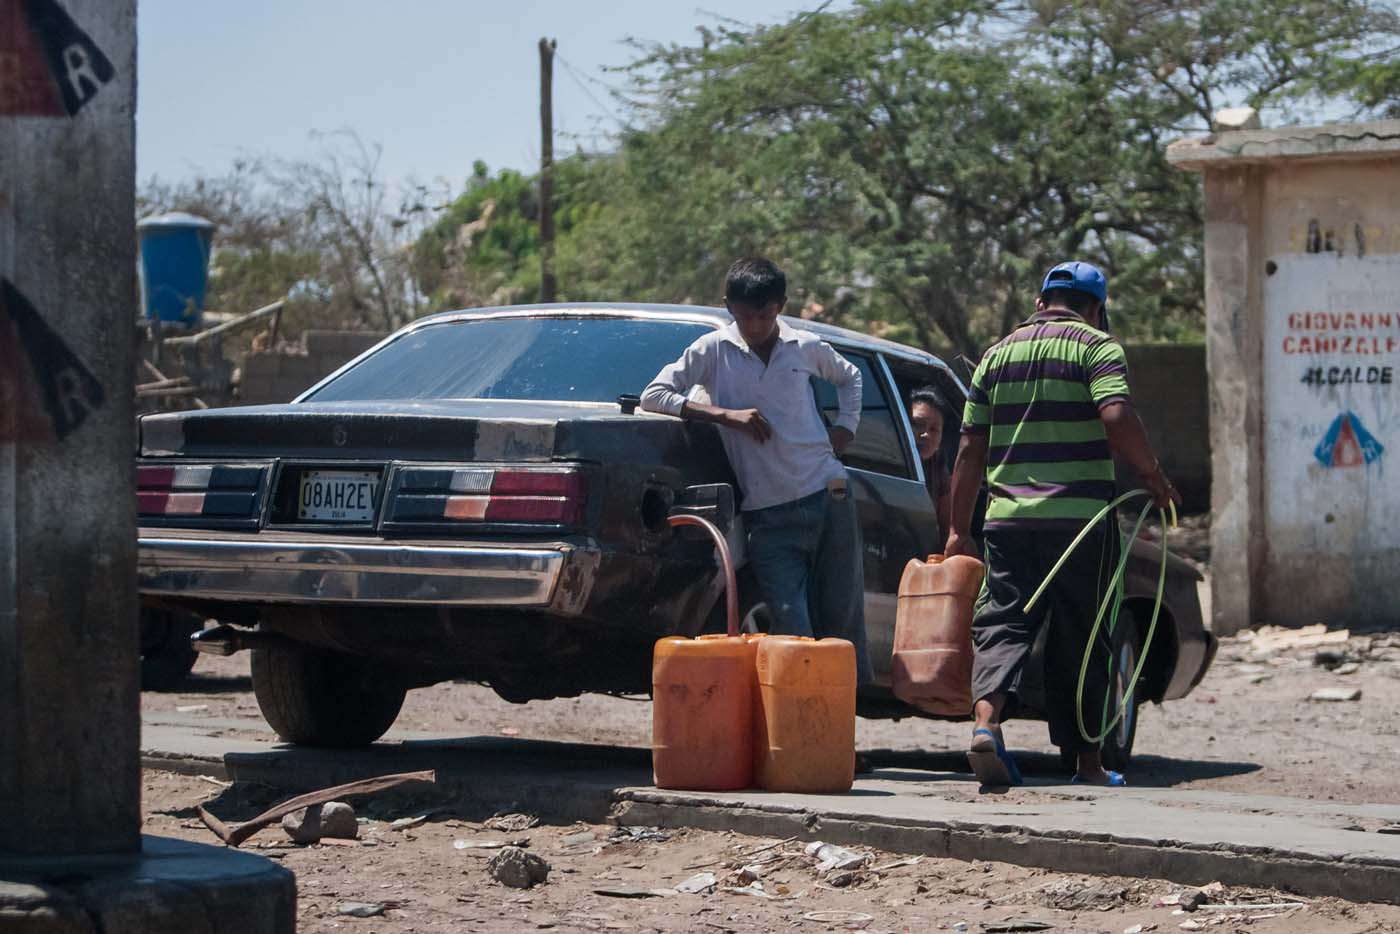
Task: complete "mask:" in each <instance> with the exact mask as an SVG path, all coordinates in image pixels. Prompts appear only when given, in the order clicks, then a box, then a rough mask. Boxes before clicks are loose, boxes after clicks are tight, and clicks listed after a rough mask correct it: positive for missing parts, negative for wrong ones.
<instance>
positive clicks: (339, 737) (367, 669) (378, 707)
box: [252, 647, 407, 748]
mask: <svg viewBox="0 0 1400 934" xmlns="http://www.w3.org/2000/svg"><path fill="white" fill-rule="evenodd" d="M252 651H253V658H252V669H253V694H254V695H255V696H256V697H257V699H258V707H259V708H261V709H262V714H263V719H265V720H266V721H267V722H268V725H269V726H271V727H272V728H273V729H274V730H276V731H277V735H278V736H280V737H281V738H282V740H283V741H284V742H288V743H295V744H296V745H298V746H331V747H337V748H347V747H353V746H367V745H369V744H370V743H372V742H374V741H375V740H376V739H378V738H379V737H381V736H383V735H384V733H385V731H386V730H388V729H389V727H391V726H393V725H394V719H395V718H396V717H398V715H399V708H400V707H402V706H403V700H404V695H405V694H407V690H406V689H405V688H404V687H403V685H402V684H401V683H399V682H398V680H397V679H395V678H393V677H391V676H385V675H384V674H383V672H381V671H378V670H376V668H375V666H374V665H373V664H372V663H371V662H370V660H369V659H367V658H362V657H360V656H357V655H346V654H344V653H342V652H333V651H330V650H327V649H316V648H302V647H285V648H284V647H278V648H270V649H253V650H252Z"/></svg>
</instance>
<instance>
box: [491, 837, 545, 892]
mask: <svg viewBox="0 0 1400 934" xmlns="http://www.w3.org/2000/svg"><path fill="white" fill-rule="evenodd" d="M486 871H487V872H489V873H490V874H491V878H493V879H495V880H496V881H497V882H499V883H501V884H502V885H506V886H510V887H511V888H513V889H528V888H530V887H531V886H533V885H535V884H537V883H540V882H545V881H547V880H548V879H549V863H546V862H545V861H544V860H542V859H540V858H539V857H538V856H536V855H535V854H534V853H527V852H526V851H525V850H522V849H521V848H520V847H518V846H508V847H505V848H504V849H502V850H501V851H500V852H499V853H497V854H496V855H495V856H493V857H491V860H490V861H489V862H488V863H487V864H486Z"/></svg>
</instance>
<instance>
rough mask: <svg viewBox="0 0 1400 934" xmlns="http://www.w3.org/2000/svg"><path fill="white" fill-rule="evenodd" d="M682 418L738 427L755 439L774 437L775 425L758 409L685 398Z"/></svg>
mask: <svg viewBox="0 0 1400 934" xmlns="http://www.w3.org/2000/svg"><path fill="white" fill-rule="evenodd" d="M680 415H681V418H689V419H692V420H694V421H697V422H711V423H713V424H715V425H724V426H726V427H728V428H737V429H738V430H739V431H742V432H744V433H745V434H748V435H749V436H750V437H752V438H753V439H754V440H755V441H767V440H768V439H769V438H771V437H773V426H772V425H770V424H768V419H766V418H764V417H763V413H762V412H760V411H759V410H758V409H726V408H721V407H720V406H717V405H707V404H705V403H703V402H696V401H694V400H693V399H687V400H685V403H684V404H683V405H682V406H681V412H680Z"/></svg>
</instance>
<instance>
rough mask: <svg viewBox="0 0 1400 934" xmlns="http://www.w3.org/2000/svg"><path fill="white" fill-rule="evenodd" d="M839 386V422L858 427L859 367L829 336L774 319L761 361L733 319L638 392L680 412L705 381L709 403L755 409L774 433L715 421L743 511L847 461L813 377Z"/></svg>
mask: <svg viewBox="0 0 1400 934" xmlns="http://www.w3.org/2000/svg"><path fill="white" fill-rule="evenodd" d="M814 376H815V377H819V378H821V379H824V380H827V381H828V382H830V383H831V384H833V385H834V386H835V387H836V398H837V402H838V405H839V406H840V410H841V414H840V415H839V416H838V417H837V419H836V427H840V428H845V429H847V430H848V431H850V432H851V434H855V431H856V426H857V425H858V424H859V423H860V405H861V387H860V370H858V369H856V368H855V366H854V365H853V364H852V363H851V362H850V361H849V360H847V359H846V358H845V357H843V356H841V355H840V354H839V353H837V352H836V350H835V349H834V348H833V347H832V346H831V345H830V344H828V343H827V342H826V341H824V340H822V339H821V338H819V337H817V336H816V335H814V334H811V333H809V332H807V331H799V330H797V329H795V328H792V327H789V326H788V324H787V323H786V322H784V321H783V320H782V319H781V318H780V319H778V343H777V344H776V345H775V346H774V348H773V352H772V354H771V355H769V358H768V363H767V364H766V365H765V364H764V362H763V358H762V357H760V356H759V355H758V354H756V353H754V352H753V351H752V350H750V349H749V346H748V344H746V343H744V338H743V337H742V336H741V335H740V333H739V328H738V326H737V325H734V324H729V325H727V326H726V327H723V328H721V329H719V330H718V331H713V332H711V333H709V334H706V335H705V336H704V337H701V338H700V339H699V340H697V341H696V342H695V343H693V344H691V345H690V346H689V347H687V348H686V350H685V353H684V354H682V355H681V358H680V359H679V360H677V361H676V362H675V363H672V364H671V365H670V366H668V367H666V368H665V369H663V370H662V371H661V372H660V373H658V374H657V376H656V379H654V380H652V381H651V384H650V385H648V386H647V388H646V391H645V392H643V393H642V408H643V409H645V410H647V411H648V412H660V413H662V414H665V415H677V416H678V415H680V414H681V407H682V406H684V405H685V401H686V399H687V397H688V396H689V394H690V393H692V392H693V390H695V389H696V388H697V387H703V388H704V389H705V391H706V392H707V393H708V394H709V396H710V402H711V403H712V404H714V405H717V406H721V407H722V408H726V409H758V410H759V411H760V412H762V413H763V417H764V418H766V419H768V424H770V425H771V426H773V435H772V437H770V438H769V439H768V440H767V441H762V442H760V441H757V440H755V439H754V438H753V437H751V436H750V435H748V434H747V433H745V432H743V431H739V430H737V429H734V428H729V427H727V426H724V425H721V426H719V434H720V439H721V440H722V441H723V442H724V450H725V453H726V454H728V455H729V464H730V466H731V467H733V468H734V474H735V476H736V477H738V479H739V488H740V490H741V492H742V493H743V495H744V501H743V508H744V510H745V511H748V510H753V509H763V508H766V507H768V506H777V505H780V504H782V503H788V502H791V501H793V500H795V499H801V498H802V497H804V496H810V495H811V494H813V493H815V492H817V491H818V490H821V489H823V488H825V487H826V485H827V483H829V482H830V481H832V480H841V479H845V476H846V468H845V467H843V466H842V465H841V462H840V461H839V460H837V459H836V455H835V453H833V452H832V450H831V441H830V439H829V438H828V436H827V429H826V425H825V424H824V423H823V422H822V417H821V413H820V412H819V411H818V409H817V404H816V399H815V397H814V396H813V394H812V384H811V380H812V377H814Z"/></svg>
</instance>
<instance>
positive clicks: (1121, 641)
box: [1060, 609, 1146, 773]
mask: <svg viewBox="0 0 1400 934" xmlns="http://www.w3.org/2000/svg"><path fill="white" fill-rule="evenodd" d="M1141 658H1142V634H1141V632H1140V630H1139V629H1138V625H1137V618H1136V617H1135V616H1133V613H1132V611H1131V610H1126V609H1125V610H1123V611H1121V612H1120V613H1119V614H1118V627H1117V629H1116V631H1115V632H1114V633H1113V685H1112V701H1111V703H1112V705H1113V706H1112V707H1111V708H1110V709H1109V716H1113V715H1115V714H1117V713H1118V708H1119V707H1120V706H1122V704H1123V693H1124V691H1126V690H1127V684H1128V679H1129V678H1131V677H1132V674H1133V671H1134V670H1135V669H1136V668H1137V664H1138V661H1139V660H1140V659H1141ZM1125 666H1126V667H1125ZM1145 676H1146V672H1144V677H1145ZM1141 690H1142V685H1141V684H1139V685H1138V691H1141ZM1141 708H1142V702H1141V701H1140V700H1138V695H1137V693H1136V692H1134V694H1133V702H1132V705H1131V706H1130V707H1129V708H1128V709H1127V710H1126V711H1124V712H1123V717H1122V719H1120V720H1119V721H1118V723H1117V724H1115V725H1114V727H1113V731H1112V732H1111V733H1109V734H1108V736H1106V737H1104V741H1103V767H1104V768H1106V769H1109V770H1111V771H1114V772H1122V771H1124V770H1126V769H1127V768H1128V766H1129V765H1130V764H1132V761H1133V743H1134V742H1135V741H1136V740H1137V726H1138V714H1139V712H1140V711H1141ZM1060 765H1062V766H1063V767H1064V769H1065V771H1067V772H1071V773H1072V772H1074V771H1075V770H1076V769H1077V768H1078V767H1079V763H1078V762H1077V761H1076V759H1075V756H1074V755H1073V754H1072V753H1067V752H1061V753H1060Z"/></svg>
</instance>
